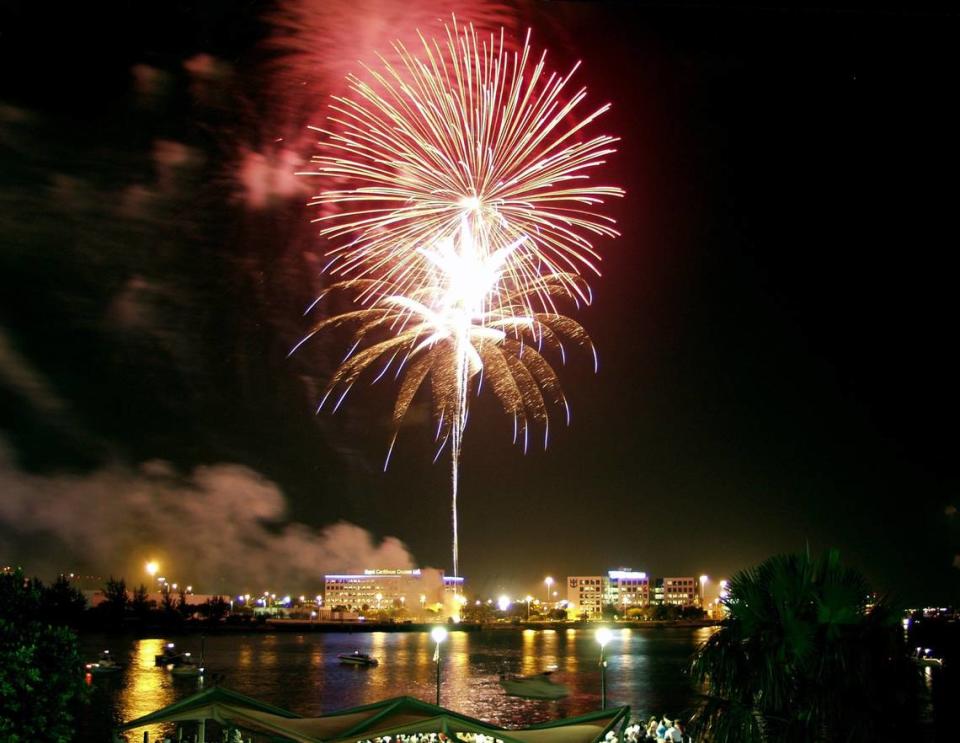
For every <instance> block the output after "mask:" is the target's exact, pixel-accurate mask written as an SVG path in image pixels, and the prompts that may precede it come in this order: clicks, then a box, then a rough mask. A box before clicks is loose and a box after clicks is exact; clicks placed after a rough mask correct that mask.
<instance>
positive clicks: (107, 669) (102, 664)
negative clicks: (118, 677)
mask: <svg viewBox="0 0 960 743" xmlns="http://www.w3.org/2000/svg"><path fill="white" fill-rule="evenodd" d="M84 668H86V671H87V673H95V674H102V673H116V672H117V671H119V670H120V668H121V666H120V664H119V663H117V662H116V661H115V660H114V659H113V658H111V657H110V651H109V650H104V651H103V652H102V653H100V658H99V659H98V660H95V661H94V662H93V663H87V664H85V666H84Z"/></svg>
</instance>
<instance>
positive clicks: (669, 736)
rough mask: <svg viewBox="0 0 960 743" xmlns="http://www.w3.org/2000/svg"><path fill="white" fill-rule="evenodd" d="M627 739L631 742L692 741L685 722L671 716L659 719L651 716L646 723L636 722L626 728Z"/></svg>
mask: <svg viewBox="0 0 960 743" xmlns="http://www.w3.org/2000/svg"><path fill="white" fill-rule="evenodd" d="M625 740H627V741H628V742H629V743H643V742H644V741H646V742H647V743H651V742H653V741H655V742H656V743H691V739H690V736H689V735H687V731H686V729H685V727H684V724H683V722H681V721H680V720H671V719H670V718H669V717H666V716H664V717H662V718H661V719H659V720H658V719H657V718H656V717H651V718H650V719H649V720H648V721H647V723H646V724H643V723H642V722H635V723H634V724H632V725H631V726H630V727H628V728H627V730H626V736H625Z"/></svg>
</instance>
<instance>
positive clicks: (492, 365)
mask: <svg viewBox="0 0 960 743" xmlns="http://www.w3.org/2000/svg"><path fill="white" fill-rule="evenodd" d="M421 43H422V54H421V56H419V57H417V56H414V55H413V54H411V53H410V52H408V51H407V49H406V47H405V46H404V45H402V44H400V43H397V44H396V45H395V50H394V51H395V53H396V56H397V57H398V58H399V59H400V60H401V62H400V65H399V66H398V65H395V64H391V63H389V62H387V61H386V60H385V59H383V58H381V62H382V70H380V71H377V70H373V69H370V68H366V69H367V73H368V74H369V76H370V78H371V81H372V82H369V83H368V82H363V81H361V80H360V79H359V78H357V77H353V76H351V77H349V87H350V90H351V92H352V94H353V95H352V97H334V103H333V104H331V108H332V110H333V113H332V115H331V116H330V119H331V121H332V122H333V124H334V125H332V126H330V127H328V128H320V129H318V131H320V132H322V133H324V134H325V135H326V141H325V143H324V144H325V147H326V149H325V150H324V153H323V154H321V155H318V156H316V157H315V158H314V163H315V164H316V169H315V170H313V171H310V173H309V174H312V175H321V176H326V177H328V178H331V179H333V182H334V183H335V184H336V185H337V187H336V188H333V189H331V190H328V191H324V192H322V193H321V194H320V195H319V196H317V197H316V198H315V199H314V200H313V201H312V202H311V203H312V205H314V206H317V205H323V206H326V207H327V208H326V209H325V212H324V214H323V216H321V217H319V218H318V219H317V220H316V221H318V222H320V223H321V225H322V226H321V235H323V236H325V237H327V238H330V239H331V240H333V241H334V242H335V247H334V248H333V249H332V250H331V251H330V261H329V263H328V265H327V267H326V271H327V273H328V274H329V275H330V276H331V277H332V278H333V280H334V283H333V284H332V285H331V287H330V289H329V290H328V292H329V291H334V290H342V291H349V292H351V294H352V299H353V300H354V302H355V303H356V309H354V310H352V311H350V312H346V313H343V314H340V315H337V316H335V317H331V318H328V319H324V320H321V321H320V322H318V323H317V324H316V325H315V326H314V327H313V328H312V329H311V331H310V332H309V333H308V334H307V336H306V337H305V338H304V339H303V340H302V341H301V342H300V343H299V344H297V346H296V347H295V348H294V351H295V350H296V348H299V346H300V345H302V344H303V343H304V342H306V341H307V340H308V339H309V338H311V337H313V336H315V335H316V334H317V333H320V332H323V331H324V330H328V329H331V328H334V327H338V326H351V327H352V328H353V329H354V334H355V335H354V342H353V345H352V347H351V349H350V351H349V353H348V354H347V356H346V358H345V359H344V361H343V363H342V364H341V365H340V367H339V368H338V369H337V370H336V372H335V373H334V375H333V377H332V379H331V381H330V383H329V386H328V388H327V391H326V394H325V395H324V398H323V401H322V402H321V404H320V408H322V407H323V406H324V405H326V404H327V403H328V401H332V407H333V409H334V410H336V409H337V408H338V407H339V406H340V405H341V403H342V402H343V400H344V398H345V397H346V394H347V393H348V392H349V390H350V388H351V387H352V386H353V385H354V384H355V383H356V381H357V380H358V379H359V378H360V376H361V375H362V374H364V372H366V371H367V370H369V369H371V368H379V372H377V373H376V375H375V378H374V381H377V380H379V379H381V378H383V377H384V376H385V375H387V374H388V373H389V372H391V370H392V371H393V374H394V375H395V376H396V378H398V379H399V380H400V382H399V391H398V394H397V399H396V403H395V406H394V413H393V419H394V424H395V426H399V424H400V422H401V421H402V419H403V417H404V415H405V414H406V412H407V410H408V409H409V407H410V405H411V403H412V401H413V399H414V397H415V396H416V394H417V392H418V390H420V389H421V388H422V387H424V386H425V385H427V384H428V383H429V388H430V390H431V395H432V400H433V410H434V416H435V421H436V425H437V438H438V441H439V442H440V446H439V447H438V450H437V456H439V455H440V453H441V452H442V451H443V449H444V448H445V446H446V445H447V443H448V442H449V444H450V450H451V462H452V472H451V474H452V494H453V500H452V511H453V514H452V515H453V569H454V574H455V575H457V574H459V564H458V561H459V558H458V527H457V496H458V489H459V462H460V453H461V447H462V442H463V435H464V431H465V429H466V424H467V416H468V411H469V401H470V396H471V392H472V390H473V389H474V383H476V390H477V392H479V390H480V387H481V385H482V384H484V383H485V384H487V385H488V386H489V387H490V388H491V389H492V390H493V393H494V395H495V396H496V397H497V398H498V399H499V401H500V403H501V405H502V407H503V409H504V412H506V413H507V415H509V416H511V417H512V418H513V421H514V440H515V441H516V440H518V439H522V441H523V443H524V448H526V444H527V442H528V438H529V429H530V424H531V423H538V424H542V426H543V431H544V444H545V445H546V442H547V438H548V435H549V412H548V411H549V405H550V404H555V405H557V406H559V407H560V408H562V409H563V410H564V411H565V412H566V416H567V419H568V421H569V408H568V407H567V402H566V399H565V398H564V396H563V392H562V390H561V387H560V383H559V379H558V377H557V374H556V372H555V371H554V369H553V367H552V366H551V364H550V363H549V362H548V361H547V359H546V358H545V355H544V353H545V352H547V353H549V352H556V353H557V354H558V355H559V356H560V358H561V360H563V359H564V358H565V353H566V352H565V347H564V343H565V342H567V343H571V342H572V343H573V344H575V345H581V346H586V347H589V348H590V350H591V352H592V351H593V345H592V343H591V342H590V339H589V337H588V336H587V333H586V332H585V331H584V329H583V328H582V327H581V326H580V324H579V323H577V322H576V321H574V320H572V319H571V318H569V317H567V316H565V315H562V314H560V313H559V312H558V310H557V306H558V302H562V301H564V300H571V301H572V302H573V303H574V304H577V305H579V304H581V303H589V302H590V300H591V294H590V288H589V284H588V282H587V281H586V280H585V278H584V273H585V272H586V273H587V274H589V273H590V272H594V273H597V274H599V271H598V265H597V264H598V262H599V255H598V253H597V252H596V250H595V249H594V247H593V245H592V243H591V240H592V239H594V238H596V237H598V236H600V237H614V236H616V235H617V232H616V229H615V228H614V221H613V220H612V219H611V218H610V217H608V216H606V215H604V214H601V213H600V211H599V209H600V207H601V206H602V204H603V201H604V198H605V197H609V196H621V195H622V194H623V192H622V191H621V189H619V188H617V187H615V186H605V185H596V184H594V183H593V182H592V181H591V180H590V175H589V174H590V172H591V171H592V169H594V168H596V167H597V166H599V165H601V164H602V163H603V162H604V158H605V157H606V156H607V155H609V154H610V153H612V152H613V151H614V150H613V149H612V145H613V144H614V142H616V139H615V138H613V137H610V136H607V135H597V136H593V137H587V136H586V135H585V129H586V128H587V127H588V125H590V124H591V122H593V121H594V119H596V118H597V117H598V116H600V115H601V114H603V113H604V112H605V111H606V110H607V109H608V108H609V105H605V106H602V107H600V108H599V109H596V110H594V111H593V112H592V113H590V114H588V115H587V116H585V117H583V118H580V119H578V118H577V117H576V115H575V114H576V110H577V107H578V106H579V104H580V103H581V102H582V101H583V99H584V98H585V96H586V91H585V90H584V89H580V90H578V91H576V92H575V93H573V94H572V95H571V96H570V97H569V98H568V99H567V98H565V93H566V90H567V87H568V83H569V81H570V78H571V76H572V74H573V71H571V73H570V74H568V75H566V76H559V75H557V74H548V73H547V72H546V70H545V61H544V59H545V57H544V56H541V57H540V58H539V60H538V61H537V62H536V63H532V62H531V52H530V45H529V34H528V37H527V40H526V42H525V43H524V46H523V49H522V50H521V51H520V52H516V53H511V52H508V51H507V48H506V46H505V44H504V37H503V33H502V32H501V34H500V37H499V39H497V38H496V37H494V36H490V37H489V38H487V39H486V40H485V41H482V42H481V40H480V39H479V37H478V36H477V34H476V32H475V31H474V29H473V27H472V26H468V27H466V28H463V27H458V26H457V25H456V22H455V21H454V23H453V25H452V27H448V28H447V35H446V40H445V43H441V42H438V41H432V42H431V41H427V40H426V39H424V38H423V37H421ZM575 69H576V67H575V68H574V70H575ZM344 183H349V184H350V186H351V187H350V188H340V187H339V186H340V185H341V184H344ZM343 239H346V240H347V241H346V242H344V243H343V244H340V245H336V242H337V241H339V240H343ZM325 294H326V293H325ZM322 296H323V295H322ZM322 296H321V298H322ZM317 301H318V302H319V301H320V299H319V298H318V300H317ZM315 305H316V302H315V303H314V305H312V306H311V309H312V308H313V307H314V306H315ZM594 362H595V363H596V354H595V352H594ZM484 380H486V382H484ZM395 440H396V434H394V441H395ZM392 450H393V443H391V445H390V451H391V452H392ZM389 456H390V455H389V453H388V455H387V461H389Z"/></svg>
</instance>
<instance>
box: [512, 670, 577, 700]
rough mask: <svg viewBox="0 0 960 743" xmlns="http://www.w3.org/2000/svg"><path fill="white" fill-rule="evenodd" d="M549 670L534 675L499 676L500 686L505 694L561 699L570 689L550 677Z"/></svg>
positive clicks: (568, 694) (531, 697) (528, 697)
mask: <svg viewBox="0 0 960 743" xmlns="http://www.w3.org/2000/svg"><path fill="white" fill-rule="evenodd" d="M550 674H551V671H544V672H543V673H538V674H536V675H535V676H512V677H508V676H501V677H500V686H502V687H503V690H504V691H505V692H506V693H507V695H509V696H512V697H524V698H526V699H563V698H564V697H567V696H570V690H569V689H568V688H567V687H566V686H564V685H563V684H559V683H557V682H556V681H553V680H552V679H551V678H550Z"/></svg>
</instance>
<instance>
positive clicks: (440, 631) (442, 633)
mask: <svg viewBox="0 0 960 743" xmlns="http://www.w3.org/2000/svg"><path fill="white" fill-rule="evenodd" d="M430 637H432V638H433V641H434V642H435V643H437V647H436V649H435V650H434V651H433V662H434V663H436V664H437V706H438V707H439V706H440V643H441V642H443V641H444V640H446V639H447V630H446V629H444V628H443V627H434V628H433V629H432V630H430Z"/></svg>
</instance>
